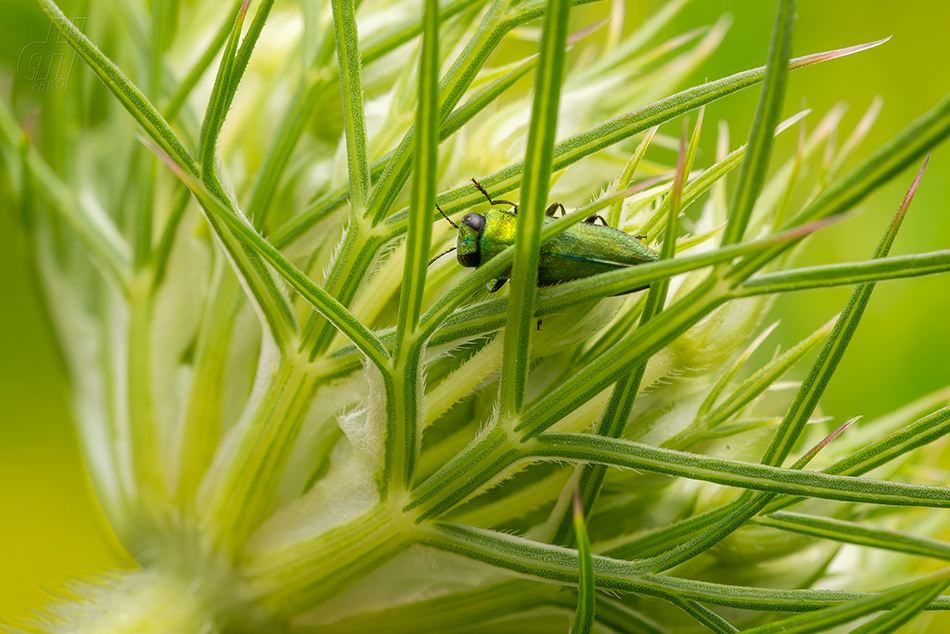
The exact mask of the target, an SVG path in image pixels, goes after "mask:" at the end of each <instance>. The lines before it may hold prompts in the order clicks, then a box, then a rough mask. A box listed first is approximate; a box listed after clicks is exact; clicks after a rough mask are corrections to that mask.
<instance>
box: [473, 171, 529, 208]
mask: <svg viewBox="0 0 950 634" xmlns="http://www.w3.org/2000/svg"><path fill="white" fill-rule="evenodd" d="M472 183H473V184H474V185H475V189H477V190H478V191H480V192H481V193H482V196H484V197H485V198H487V199H488V204H489V205H491V206H492V207H494V206H495V205H511V206H512V207H514V213H518V205H516V204H515V203H513V202H511V201H510V200H503V199H501V198H499V199H498V200H495V199H494V198H492V197H491V194H489V193H488V190H487V189H485V188H484V187H483V186H482V184H481V183H479V182H478V181H477V180H476V179H474V178H473V179H472Z"/></svg>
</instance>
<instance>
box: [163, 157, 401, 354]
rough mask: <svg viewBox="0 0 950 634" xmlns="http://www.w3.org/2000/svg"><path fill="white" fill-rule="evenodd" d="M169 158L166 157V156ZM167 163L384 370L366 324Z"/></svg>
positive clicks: (203, 202) (214, 212)
mask: <svg viewBox="0 0 950 634" xmlns="http://www.w3.org/2000/svg"><path fill="white" fill-rule="evenodd" d="M165 158H168V157H165ZM167 163H168V165H169V167H170V168H171V169H172V171H174V172H175V175H176V176H178V178H180V179H181V180H182V181H183V182H184V183H185V185H186V186H187V187H188V189H190V190H191V192H192V193H193V194H194V195H195V198H197V199H198V200H199V201H200V202H201V205H202V208H203V209H205V211H206V212H207V213H208V214H209V216H210V217H211V218H213V219H216V220H218V219H219V220H221V221H223V222H224V223H225V224H226V225H227V227H228V228H229V229H230V230H231V231H232V232H234V235H235V236H237V237H238V238H239V239H240V240H241V241H242V242H244V243H246V244H248V245H251V246H252V247H253V252H254V253H256V254H258V255H259V256H260V257H261V258H263V259H264V260H266V261H267V263H269V264H270V265H271V266H273V267H274V269H275V270H276V271H277V272H278V273H280V275H281V276H282V277H283V278H284V279H285V280H286V281H287V283H288V284H290V286H291V287H292V288H293V289H294V290H295V291H296V292H298V293H300V295H301V297H303V298H304V299H305V300H306V301H307V303H309V304H310V305H311V306H312V307H313V308H314V310H316V311H318V312H319V313H320V314H321V315H323V316H324V317H325V318H326V319H327V320H328V321H329V322H330V323H332V324H333V325H334V326H335V327H336V328H337V329H338V330H339V331H340V332H342V333H343V334H344V335H346V337H347V338H349V339H350V341H352V342H353V343H354V344H355V345H356V346H357V347H358V348H359V349H360V351H362V352H363V354H365V355H366V356H367V357H369V359H370V361H372V362H373V363H374V364H375V365H377V366H378V367H379V368H380V369H382V370H383V371H384V372H385V371H386V369H387V368H388V367H389V351H388V350H387V349H386V347H385V346H383V344H382V342H381V341H380V340H379V338H378V337H377V336H376V335H375V334H373V332H372V331H371V330H369V328H367V327H366V326H364V325H363V324H362V323H361V322H360V321H359V320H358V319H356V317H354V316H353V315H352V314H350V313H349V312H348V311H347V310H346V308H345V307H343V306H341V305H340V304H339V302H337V301H336V300H335V299H333V298H332V297H330V296H329V295H328V294H327V292H326V291H324V290H323V289H322V288H320V287H319V286H317V285H316V284H314V283H313V282H312V281H311V280H310V278H309V277H307V275H306V274H305V273H303V272H302V271H300V270H299V269H298V268H297V267H295V266H294V265H293V264H291V263H290V262H289V261H288V260H287V259H286V258H285V257H284V256H283V254H281V252H280V251H278V250H277V249H276V248H274V247H273V246H272V245H271V244H270V243H269V242H267V240H265V239H264V238H263V237H261V235H260V234H259V233H258V232H257V231H255V229H254V228H253V227H252V226H251V225H250V224H248V222H247V220H246V219H245V218H244V217H243V216H239V215H238V214H237V213H236V212H235V211H233V210H232V209H230V208H229V207H227V206H226V205H225V204H224V203H222V202H221V201H220V200H218V199H217V197H215V196H214V195H213V194H212V193H211V192H209V191H208V189H207V188H205V187H204V186H203V185H202V184H201V183H200V182H199V181H198V180H197V179H196V178H194V177H192V176H190V175H189V174H187V173H186V172H185V171H184V170H183V168H181V167H180V166H179V165H177V164H176V163H174V162H171V161H170V160H169V161H167Z"/></svg>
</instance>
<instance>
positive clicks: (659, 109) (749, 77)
mask: <svg viewBox="0 0 950 634" xmlns="http://www.w3.org/2000/svg"><path fill="white" fill-rule="evenodd" d="M884 41H885V40H881V41H878V42H871V43H869V44H860V45H857V46H851V47H848V48H842V49H837V50H834V51H828V52H826V53H816V54H813V55H806V56H804V57H798V58H795V59H793V60H791V61H790V62H789V70H798V69H800V68H807V67H808V66H812V65H814V64H818V63H821V62H825V61H829V60H832V59H837V58H839V57H844V56H847V55H851V54H854V53H857V52H860V51H864V50H867V49H869V48H873V47H875V46H879V45H880V44H882V43H883V42H884ZM764 74H765V68H764V67H761V68H755V69H752V70H747V71H745V72H742V73H736V74H735V75H730V76H729V77H725V78H723V79H720V80H717V81H713V82H708V83H705V84H702V85H700V86H696V87H694V88H690V89H688V90H684V91H682V92H679V93H676V94H675V95H671V96H669V97H667V98H665V99H661V100H659V101H656V102H654V103H651V104H649V105H647V106H644V107H643V108H640V109H639V110H636V111H634V112H631V113H629V114H625V115H621V116H620V117H616V118H615V119H611V120H610V121H608V122H606V123H604V124H602V125H599V126H597V127H595V128H592V129H590V130H587V131H586V132H582V133H581V134H577V135H575V136H573V137H571V138H569V139H566V140H564V141H562V142H560V143H558V144H557V145H556V146H555V148H554V163H553V166H552V169H553V170H554V171H558V170H562V169H564V168H565V167H568V166H570V165H573V164H574V163H576V162H577V161H579V160H581V159H582V158H585V157H587V156H590V155H591V154H594V153H595V152H598V151H600V150H602V149H604V148H606V147H609V146H611V145H613V144H615V143H619V142H620V141H623V140H624V139H627V138H629V137H631V136H633V135H635V134H639V133H641V132H644V131H646V130H648V129H650V128H652V127H654V126H656V125H660V124H661V123H665V122H667V121H670V120H671V119H674V118H676V117H678V116H680V115H683V114H685V113H687V112H690V111H691V110H695V109H696V108H699V107H700V106H702V105H704V104H708V103H711V102H713V101H716V100H718V99H721V98H723V97H725V96H727V95H731V94H733V93H735V92H738V91H740V90H743V89H744V88H748V87H750V86H754V85H755V84H757V83H759V82H760V81H762V78H763V76H764ZM523 169H524V164H523V163H518V164H515V165H512V166H510V167H507V168H505V169H503V170H501V171H498V172H495V173H494V174H491V175H490V176H486V177H484V178H481V179H479V180H480V182H481V183H482V185H484V186H485V187H487V188H488V189H489V190H490V191H491V192H492V193H493V194H498V195H501V194H504V193H507V192H510V191H512V190H514V189H516V188H517V187H518V184H519V183H520V182H521V173H522V171H523ZM437 202H438V203H439V204H440V205H441V206H442V208H443V210H445V212H446V213H448V214H451V213H455V212H458V211H461V210H463V209H468V208H469V207H472V206H474V205H476V204H478V203H479V202H481V201H480V199H479V194H478V193H477V192H476V193H473V192H472V189H471V187H460V188H458V189H453V190H451V191H449V192H446V193H444V194H442V195H440V196H439V197H438V198H437ZM405 221H406V216H405V213H404V212H398V213H394V214H393V215H392V216H390V217H389V218H388V219H387V224H388V225H390V226H392V227H393V229H394V230H395V231H398V230H399V226H400V225H404V224H405Z"/></svg>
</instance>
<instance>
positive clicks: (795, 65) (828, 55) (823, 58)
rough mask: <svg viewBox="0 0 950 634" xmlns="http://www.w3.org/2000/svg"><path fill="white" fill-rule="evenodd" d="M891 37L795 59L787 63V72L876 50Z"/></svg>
mask: <svg viewBox="0 0 950 634" xmlns="http://www.w3.org/2000/svg"><path fill="white" fill-rule="evenodd" d="M891 37H892V36H888V37H886V38H884V39H881V40H876V41H874V42H867V43H865V44H855V45H854V46H846V47H844V48H836V49H834V50H831V51H825V52H823V53H814V54H812V55H805V56H803V57H796V58H795V59H793V60H791V61H789V63H788V68H789V70H797V69H799V68H805V67H806V66H811V65H812V64H819V63H821V62H827V61H829V60H832V59H837V58H839V57H847V56H848V55H854V54H855V53H860V52H862V51H867V50H870V49H872V48H876V47H878V46H880V45H881V44H884V43H885V42H887V41H888V40H890V39H891Z"/></svg>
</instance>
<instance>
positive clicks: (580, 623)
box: [571, 492, 596, 634]
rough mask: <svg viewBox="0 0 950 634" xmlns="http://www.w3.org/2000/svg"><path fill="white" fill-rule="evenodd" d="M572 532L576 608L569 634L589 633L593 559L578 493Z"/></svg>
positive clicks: (593, 602) (593, 594) (592, 596)
mask: <svg viewBox="0 0 950 634" xmlns="http://www.w3.org/2000/svg"><path fill="white" fill-rule="evenodd" d="M574 534H575V535H576V536H577V560H578V563H579V566H578V573H577V610H576V612H575V613H574V622H573V623H572V624H571V634H590V632H591V631H592V630H593V628H594V610H595V603H596V598H595V590H594V560H593V559H592V558H591V554H590V538H589V537H588V536H587V526H586V524H585V523H584V509H583V505H582V503H581V498H580V495H579V494H578V493H576V492H575V494H574Z"/></svg>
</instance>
